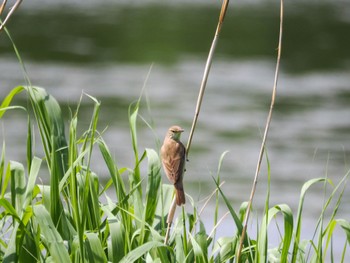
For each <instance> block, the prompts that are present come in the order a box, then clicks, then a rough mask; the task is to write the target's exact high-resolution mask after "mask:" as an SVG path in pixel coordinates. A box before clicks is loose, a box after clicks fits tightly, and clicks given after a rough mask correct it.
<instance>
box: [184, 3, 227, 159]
mask: <svg viewBox="0 0 350 263" xmlns="http://www.w3.org/2000/svg"><path fill="white" fill-rule="evenodd" d="M228 3H229V0H225V1H223V3H222V6H221V12H220V17H219V22H218V25H217V27H216V32H215V35H214V39H213V42H212V44H211V47H210V50H209V55H208V58H207V62H206V64H205V68H204V74H203V78H202V82H201V87H200V90H199V95H198V99H197V105H196V111H195V114H194V118H193V122H192V127H191V131H190V135H189V138H188V141H187V146H186V156H187V158H188V154H189V152H190V148H191V143H192V138H193V133H194V130H195V128H196V125H197V120H198V116H199V112H200V110H201V106H202V101H203V96H204V92H205V88H206V86H207V80H208V76H209V72H210V68H211V64H212V61H213V56H214V52H215V48H216V44H217V42H218V39H219V34H220V31H221V28H222V24H223V22H224V18H225V14H226V11H227V7H228Z"/></svg>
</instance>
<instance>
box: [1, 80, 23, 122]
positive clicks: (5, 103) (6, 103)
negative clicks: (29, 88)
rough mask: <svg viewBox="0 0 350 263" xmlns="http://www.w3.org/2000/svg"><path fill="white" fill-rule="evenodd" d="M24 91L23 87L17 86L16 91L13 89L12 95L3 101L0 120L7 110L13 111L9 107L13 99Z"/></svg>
mask: <svg viewBox="0 0 350 263" xmlns="http://www.w3.org/2000/svg"><path fill="white" fill-rule="evenodd" d="M23 90H24V87H23V86H17V87H15V88H14V89H12V90H11V91H10V93H9V94H8V95H7V96H6V97H5V99H4V100H3V101H2V103H1V106H0V119H1V118H2V116H3V115H4V114H5V112H6V110H7V109H11V108H10V107H9V106H10V104H11V101H12V99H13V97H14V96H16V95H17V94H18V93H21V92H22V91H23ZM15 108H17V107H15ZM18 108H21V109H24V108H23V107H18Z"/></svg>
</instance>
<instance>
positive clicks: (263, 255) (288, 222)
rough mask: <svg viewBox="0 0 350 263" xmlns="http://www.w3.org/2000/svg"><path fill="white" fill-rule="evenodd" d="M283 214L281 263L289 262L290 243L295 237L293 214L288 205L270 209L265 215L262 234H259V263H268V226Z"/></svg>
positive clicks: (261, 228)
mask: <svg viewBox="0 0 350 263" xmlns="http://www.w3.org/2000/svg"><path fill="white" fill-rule="evenodd" d="M279 212H281V213H282V214H283V218H284V235H283V240H282V244H283V245H282V251H281V255H280V262H282V263H286V262H288V251H289V247H290V243H291V240H292V237H293V212H292V210H291V209H290V207H289V206H288V205H286V204H281V205H276V206H274V207H272V208H270V209H269V212H268V214H265V216H264V219H263V221H262V224H261V227H260V232H259V243H258V249H257V252H258V253H257V256H258V262H261V263H263V262H267V246H268V244H267V237H266V235H267V233H268V229H267V228H268V226H269V224H270V222H271V220H272V219H273V218H274V217H275V216H276V215H277V213H279Z"/></svg>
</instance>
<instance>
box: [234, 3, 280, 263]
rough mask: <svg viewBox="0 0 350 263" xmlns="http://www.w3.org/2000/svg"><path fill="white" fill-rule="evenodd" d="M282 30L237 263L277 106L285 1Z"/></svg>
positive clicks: (238, 258)
mask: <svg viewBox="0 0 350 263" xmlns="http://www.w3.org/2000/svg"><path fill="white" fill-rule="evenodd" d="M280 3H281V4H280V30H279V40H278V53H277V62H276V70H275V78H274V83H273V89H272V97H271V104H270V110H269V114H268V116H267V120H266V125H265V131H264V136H263V139H262V142H261V148H260V153H259V157H258V163H257V166H256V171H255V176H254V181H253V186H252V190H251V193H250V198H249V202H248V208H247V213H246V216H245V219H244V222H243V230H242V234H241V238H240V243H239V249H238V251H237V256H236V258H237V260H236V261H237V262H240V257H241V253H242V249H243V243H244V239H245V234H246V232H247V225H248V221H249V216H250V210H251V206H252V202H253V199H254V194H255V190H256V185H257V183H258V178H259V172H260V167H261V161H262V158H263V155H264V150H265V146H266V139H267V135H268V132H269V128H270V123H271V118H272V112H273V107H274V105H275V98H276V91H277V81H278V75H279V68H280V59H281V51H282V32H283V0H281V1H280Z"/></svg>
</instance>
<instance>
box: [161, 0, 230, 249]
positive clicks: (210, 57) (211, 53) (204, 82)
mask: <svg viewBox="0 0 350 263" xmlns="http://www.w3.org/2000/svg"><path fill="white" fill-rule="evenodd" d="M228 3H229V0H224V1H223V3H222V6H221V11H220V16H219V22H218V25H217V27H216V31H215V35H214V39H213V42H212V44H211V47H210V50H209V55H208V58H207V62H206V64H205V68H204V74H203V78H202V82H201V87H200V90H199V95H198V99H197V106H196V111H195V114H194V118H193V122H192V127H191V131H190V135H189V139H188V141H187V146H186V157H187V158H188V154H189V151H190V148H191V142H192V137H193V133H194V130H195V128H196V124H197V120H198V116H199V112H200V109H201V105H202V101H203V96H204V91H205V88H206V85H207V80H208V76H209V71H210V67H211V64H212V61H213V56H214V51H215V48H216V44H217V42H218V39H219V34H220V31H221V28H222V24H223V22H224V18H225V14H226V11H227V7H228ZM175 210H176V205H174V201H173V205H172V206H171V207H170V211H169V215H170V216H169V215H168V219H167V223H168V228H167V231H166V235H165V240H164V244H166V243H167V242H168V239H169V232H170V227H171V224H172V222H173V216H174V213H175Z"/></svg>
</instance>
